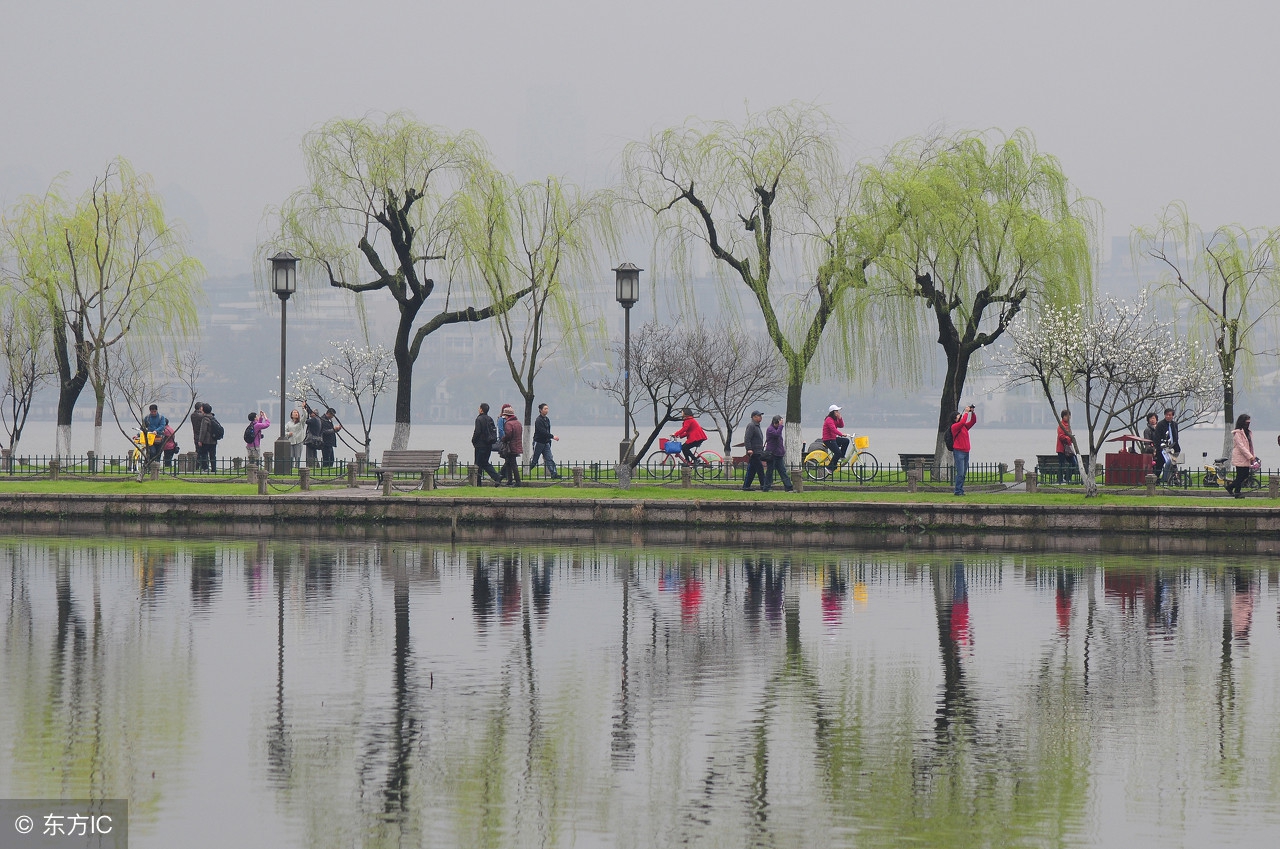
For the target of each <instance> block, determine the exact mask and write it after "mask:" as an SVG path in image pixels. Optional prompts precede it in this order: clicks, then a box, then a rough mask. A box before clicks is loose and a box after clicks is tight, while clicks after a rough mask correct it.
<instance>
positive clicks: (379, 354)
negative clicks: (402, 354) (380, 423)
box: [292, 339, 396, 457]
mask: <svg viewBox="0 0 1280 849" xmlns="http://www.w3.org/2000/svg"><path fill="white" fill-rule="evenodd" d="M329 344H330V345H332V346H333V348H334V353H333V354H330V355H329V356H327V357H325V358H324V359H323V360H321V361H320V362H318V363H308V364H307V365H305V366H303V367H302V368H300V369H298V371H296V372H294V375H293V381H292V383H293V395H292V397H293V400H295V401H297V402H298V403H300V404H306V403H309V402H311V401H315V402H316V404H317V405H318V406H320V407H333V406H335V405H336V404H339V403H341V404H350V405H351V406H353V407H355V408H356V412H357V413H358V414H359V416H360V428H361V433H362V436H363V438H362V440H361V442H360V445H359V446H358V447H359V448H363V449H364V453H365V456H366V457H367V456H369V447H370V445H371V444H372V442H373V440H372V438H371V437H370V434H371V433H372V431H373V415H374V411H375V410H376V409H377V406H378V397H379V396H380V395H382V394H383V393H385V392H386V391H387V388H388V387H389V386H390V385H391V384H392V383H394V382H395V373H396V358H395V355H394V354H393V353H392V352H391V351H389V350H387V349H386V348H383V347H382V346H381V345H374V346H370V345H361V344H359V343H357V342H353V341H351V340H350V339H347V340H343V341H334V342H330V343H329ZM346 431H347V429H346V428H345V427H344V428H343V430H342V431H340V432H339V434H338V436H339V438H342V434H343V433H346ZM343 442H346V444H347V445H348V447H350V448H353V449H355V448H357V446H354V445H352V444H351V443H350V442H347V441H346V440H345V439H343Z"/></svg>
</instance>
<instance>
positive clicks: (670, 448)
mask: <svg viewBox="0 0 1280 849" xmlns="http://www.w3.org/2000/svg"><path fill="white" fill-rule="evenodd" d="M680 448H681V443H680V442H679V441H677V440H675V439H659V440H658V450H657V451H652V452H650V454H649V456H648V458H646V459H645V462H644V470H645V472H646V473H647V474H648V475H649V477H651V478H658V479H665V478H673V477H675V476H676V475H678V474H679V473H680V469H683V468H684V467H686V466H689V465H691V464H690V463H689V462H688V461H687V460H685V458H684V455H683V454H681V453H680ZM693 457H694V462H693V463H692V470H693V476H694V477H695V478H697V479H699V480H706V479H708V478H712V477H715V476H716V475H717V474H719V473H720V469H721V468H722V465H723V463H724V457H723V456H721V455H720V453H719V452H717V451H712V450H710V449H706V450H703V449H702V448H695V449H693Z"/></svg>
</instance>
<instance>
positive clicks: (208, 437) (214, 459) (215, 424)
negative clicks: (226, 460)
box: [200, 404, 226, 472]
mask: <svg viewBox="0 0 1280 849" xmlns="http://www.w3.org/2000/svg"><path fill="white" fill-rule="evenodd" d="M225 432H226V431H224V430H223V428H222V423H221V422H219V421H218V417H217V416H215V415H214V414H213V407H211V406H210V405H208V404H205V405H204V415H203V416H202V417H201V418H200V450H201V451H203V452H204V463H205V465H203V466H201V468H202V469H204V470H205V471H209V472H216V471H218V440H219V439H221V438H222V436H223V434H224V433H225Z"/></svg>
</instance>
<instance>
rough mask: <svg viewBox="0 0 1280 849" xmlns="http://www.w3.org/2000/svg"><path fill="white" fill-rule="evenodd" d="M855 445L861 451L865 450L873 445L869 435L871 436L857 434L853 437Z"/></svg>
mask: <svg viewBox="0 0 1280 849" xmlns="http://www.w3.org/2000/svg"><path fill="white" fill-rule="evenodd" d="M853 447H854V448H857V449H858V450H859V451H864V450H866V449H867V448H870V447H871V437H869V436H855V437H854V438H853Z"/></svg>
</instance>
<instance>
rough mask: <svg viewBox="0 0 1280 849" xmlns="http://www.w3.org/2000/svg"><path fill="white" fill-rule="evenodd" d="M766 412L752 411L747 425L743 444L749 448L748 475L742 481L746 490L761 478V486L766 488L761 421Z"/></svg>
mask: <svg viewBox="0 0 1280 849" xmlns="http://www.w3.org/2000/svg"><path fill="white" fill-rule="evenodd" d="M763 418H764V413H762V412H760V411H759V410H753V411H752V412H751V424H749V425H747V436H746V439H745V440H743V445H744V446H745V447H746V449H747V476H746V478H745V479H744V480H743V481H742V489H743V491H744V492H746V491H747V490H749V489H751V482H752V481H753V480H755V479H756V478H757V477H759V478H760V488H761V489H764V431H762V430H761V429H760V421H761V419H763Z"/></svg>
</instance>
